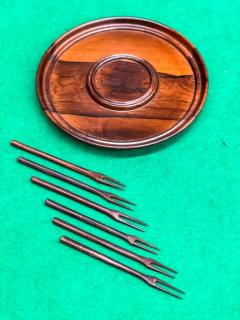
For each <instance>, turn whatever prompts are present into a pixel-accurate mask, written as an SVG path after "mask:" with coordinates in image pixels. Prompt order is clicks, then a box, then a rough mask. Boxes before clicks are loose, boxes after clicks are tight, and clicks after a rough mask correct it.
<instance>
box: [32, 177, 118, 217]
mask: <svg viewBox="0 0 240 320" xmlns="http://www.w3.org/2000/svg"><path fill="white" fill-rule="evenodd" d="M31 181H32V182H33V183H35V184H37V185H39V186H41V187H43V188H45V189H48V190H51V191H54V192H56V193H58V194H61V195H63V196H65V197H68V198H70V199H72V200H75V201H77V202H79V203H81V204H84V205H85V206H87V207H90V208H92V209H95V210H97V211H100V212H102V213H103V214H105V215H107V216H109V217H111V218H112V219H114V220H117V219H116V217H115V215H114V212H116V211H115V210H110V209H108V208H105V207H103V206H101V205H100V204H97V203H96V202H93V201H90V200H88V199H86V198H84V197H82V196H79V195H78V194H76V193H73V192H71V191H68V190H66V189H64V188H61V187H59V186H57V185H55V184H53V183H50V182H47V181H45V180H43V179H39V178H37V177H32V178H31Z"/></svg>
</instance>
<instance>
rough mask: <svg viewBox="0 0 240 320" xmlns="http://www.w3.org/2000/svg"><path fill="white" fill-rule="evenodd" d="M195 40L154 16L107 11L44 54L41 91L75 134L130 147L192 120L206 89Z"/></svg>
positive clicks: (50, 111)
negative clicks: (106, 16)
mask: <svg viewBox="0 0 240 320" xmlns="http://www.w3.org/2000/svg"><path fill="white" fill-rule="evenodd" d="M207 86H208V80H207V71H206V67H205V65H204V62H203V60H202V58H201V56H200V55H199V53H198V51H197V50H196V49H195V48H194V46H193V45H192V44H191V43H189V41H188V40H186V39H185V38H184V37H183V36H181V35H180V34H179V33H177V32H176V31H174V30H172V29H170V28H168V27H166V26H164V25H161V24H159V23H155V22H152V21H148V20H143V19H135V18H121V17H119V18H109V19H102V20H96V21H93V22H90V23H86V24H83V25H81V26H79V27H77V28H74V29H72V30H70V31H69V32H67V33H66V34H64V35H63V36H62V37H60V38H59V39H57V40H56V41H55V42H54V43H53V44H52V45H51V47H50V48H49V49H48V50H47V52H46V53H45V55H44V56H43V58H42V60H41V63H40V65H39V68H38V73H37V93H38V97H39V100H40V103H41V105H42V107H43V109H44V111H45V112H46V114H47V115H48V117H49V118H50V119H51V120H52V121H53V122H54V123H55V124H56V125H57V126H58V127H60V128H61V129H63V130H64V131H66V132H67V133H69V134H70V135H72V136H73V137H75V138H77V139H79V140H82V141H85V142H88V143H91V144H94V145H97V146H101V147H107V148H116V149H129V148H137V147H143V146H147V145H151V144H154V143H158V142H160V141H163V140H165V139H167V138H169V137H171V136H173V135H175V134H177V133H178V132H180V131H181V130H183V129H184V128H185V127H187V126H188V125H189V124H190V123H191V122H192V121H193V120H194V119H195V117H196V116H197V114H198V113H199V111H200V109H201V108H202V105H203V103H204V100H205V98H206V94H207Z"/></svg>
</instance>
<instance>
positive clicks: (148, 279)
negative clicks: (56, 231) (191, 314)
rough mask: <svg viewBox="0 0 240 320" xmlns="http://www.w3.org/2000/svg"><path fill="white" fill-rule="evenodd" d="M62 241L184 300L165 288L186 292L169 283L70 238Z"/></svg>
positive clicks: (63, 237)
mask: <svg viewBox="0 0 240 320" xmlns="http://www.w3.org/2000/svg"><path fill="white" fill-rule="evenodd" d="M60 241H61V242H62V243H64V244H66V245H68V246H69V247H72V248H74V249H76V250H78V251H81V252H84V253H86V254H88V255H89V256H92V257H94V258H96V259H98V260H101V261H103V262H105V263H107V264H109V265H111V266H113V267H115V268H118V269H120V270H123V271H125V272H127V273H130V274H132V275H134V276H135V277H137V278H140V279H142V280H143V281H145V282H146V283H147V284H148V285H150V286H151V287H153V288H155V289H158V290H160V291H163V292H165V293H167V294H169V295H171V296H173V297H175V298H178V299H182V297H181V296H179V295H177V294H175V293H173V292H172V291H169V290H167V289H166V288H164V287H167V288H169V289H172V290H174V291H176V292H179V293H182V294H184V292H183V291H182V290H179V289H177V288H176V287H174V286H172V285H170V284H169V283H167V282H165V281H162V280H160V279H159V278H157V277H152V276H149V275H146V274H144V273H142V272H139V271H137V270H135V269H133V268H130V267H128V266H126V265H125V264H122V263H120V262H118V261H116V260H114V259H112V258H110V257H108V256H106V255H104V254H102V253H100V252H98V251H96V250H93V249H91V248H89V247H87V246H85V245H83V244H81V243H79V242H77V241H75V240H72V239H70V238H68V237H65V236H62V237H61V238H60ZM160 285H161V286H160Z"/></svg>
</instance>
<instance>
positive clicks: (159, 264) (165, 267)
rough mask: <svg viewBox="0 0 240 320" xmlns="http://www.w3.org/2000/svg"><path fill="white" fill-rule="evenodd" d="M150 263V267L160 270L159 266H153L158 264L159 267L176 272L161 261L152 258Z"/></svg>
mask: <svg viewBox="0 0 240 320" xmlns="http://www.w3.org/2000/svg"><path fill="white" fill-rule="evenodd" d="M150 264H151V266H152V267H154V270H160V269H159V268H157V267H155V266H159V267H161V268H163V269H165V270H168V271H171V272H172V273H175V274H177V271H175V270H173V269H171V268H169V267H167V266H165V265H164V264H162V263H160V262H158V261H155V260H153V261H152V262H151V263H150ZM154 265H155V266H154Z"/></svg>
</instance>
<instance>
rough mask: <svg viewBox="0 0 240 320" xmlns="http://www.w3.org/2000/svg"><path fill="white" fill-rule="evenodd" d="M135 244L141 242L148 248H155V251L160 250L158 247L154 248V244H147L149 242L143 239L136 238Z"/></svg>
mask: <svg viewBox="0 0 240 320" xmlns="http://www.w3.org/2000/svg"><path fill="white" fill-rule="evenodd" d="M135 242H140V243H142V244H144V245H146V246H149V247H151V248H153V249H155V250H160V249H159V248H158V247H156V246H154V245H153V244H151V243H149V242H147V241H145V240H142V239H140V238H135Z"/></svg>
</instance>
